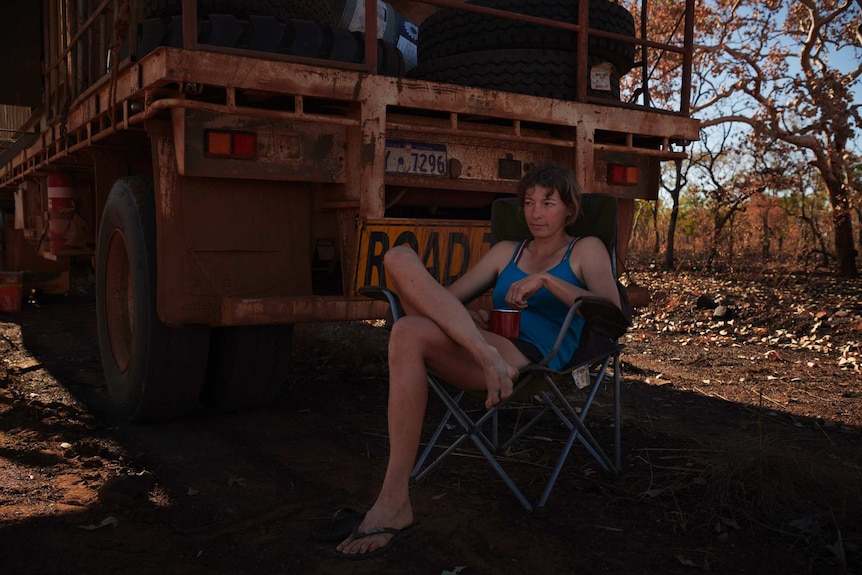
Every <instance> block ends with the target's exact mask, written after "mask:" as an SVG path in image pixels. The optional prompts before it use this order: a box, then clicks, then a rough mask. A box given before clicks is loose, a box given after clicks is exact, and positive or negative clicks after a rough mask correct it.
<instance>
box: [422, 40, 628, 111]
mask: <svg viewBox="0 0 862 575" xmlns="http://www.w3.org/2000/svg"><path fill="white" fill-rule="evenodd" d="M577 57H578V55H577V53H576V52H565V51H562V50H529V49H522V50H485V51H482V52H470V53H467V54H457V55H454V56H447V57H446V58H440V59H439V60H434V61H432V62H426V63H424V64H420V65H419V66H417V67H416V68H413V70H411V71H410V72H409V73H408V75H409V76H410V77H413V78H421V79H424V80H432V81H435V82H444V83H447V84H458V85H461V86H475V87H477V88H485V89H487V90H500V91H503V92H515V93H518V94H527V95H530V96H542V97H545V98H556V99H559V100H575V99H576V97H577V78H578V75H577V70H578V65H577ZM601 62H602V60H601V59H598V58H589V59H588V63H589V64H590V65H591V66H594V65H596V64H599V63H601ZM610 88H611V90H610V91H600V90H593V89H589V88H588V89H587V94H588V95H590V96H595V97H599V98H607V99H617V100H618V99H619V97H620V84H619V76H618V75H616V74H615V73H613V72H611V76H610Z"/></svg>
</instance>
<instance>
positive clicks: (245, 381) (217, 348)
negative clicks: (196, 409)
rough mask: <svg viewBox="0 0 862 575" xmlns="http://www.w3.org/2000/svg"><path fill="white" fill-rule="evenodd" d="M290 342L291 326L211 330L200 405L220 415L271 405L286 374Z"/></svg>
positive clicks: (288, 365)
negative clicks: (207, 363) (220, 413)
mask: <svg viewBox="0 0 862 575" xmlns="http://www.w3.org/2000/svg"><path fill="white" fill-rule="evenodd" d="M292 340H293V326H292V325H262V326H243V327H219V328H215V329H213V330H212V337H211V339H210V353H209V366H208V367H207V381H206V383H205V384H204V390H203V394H202V395H201V402H202V403H203V404H204V405H205V406H206V407H210V408H213V409H215V410H217V411H221V412H226V411H240V410H243V409H254V408H257V407H265V406H267V405H271V404H272V403H273V402H274V401H275V399H276V397H277V396H278V394H279V392H280V391H281V389H282V387H283V384H284V382H285V381H286V380H287V377H288V374H289V372H290V368H291V362H290V346H291V342H292Z"/></svg>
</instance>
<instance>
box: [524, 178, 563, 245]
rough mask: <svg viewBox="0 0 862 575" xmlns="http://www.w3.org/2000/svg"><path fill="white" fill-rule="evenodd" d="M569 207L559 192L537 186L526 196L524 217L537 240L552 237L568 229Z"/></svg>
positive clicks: (529, 189) (527, 192)
mask: <svg viewBox="0 0 862 575" xmlns="http://www.w3.org/2000/svg"><path fill="white" fill-rule="evenodd" d="M568 215H569V207H568V206H567V205H566V204H565V203H564V202H563V200H562V198H560V194H559V193H558V192H557V190H550V189H548V188H547V187H546V186H542V185H540V184H537V185H535V186H533V187H531V188H528V189H527V191H526V193H525V194H524V217H525V219H526V220H527V225H528V226H529V228H530V232H532V234H533V237H535V238H544V237H550V236H553V235H554V234H556V233H558V232H559V231H560V230H562V229H563V228H565V227H566V219H567V218H568Z"/></svg>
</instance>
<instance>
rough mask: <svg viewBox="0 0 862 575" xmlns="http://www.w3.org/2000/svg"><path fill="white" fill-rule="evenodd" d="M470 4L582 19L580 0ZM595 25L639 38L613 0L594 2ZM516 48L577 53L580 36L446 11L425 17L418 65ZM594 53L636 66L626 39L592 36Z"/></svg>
mask: <svg viewBox="0 0 862 575" xmlns="http://www.w3.org/2000/svg"><path fill="white" fill-rule="evenodd" d="M469 3H470V4H475V5H477V6H485V7H489V8H497V9H500V10H508V11H511V12H517V13H521V14H527V15H530V16H537V17H542V18H548V19H551V20H555V21H558V22H569V23H572V24H577V23H578V2H577V0H574V1H573V0H534V1H532V2H524V1H523V0H471V1H470V2H469ZM590 28H593V29H596V30H602V31H605V32H615V33H617V34H623V35H625V36H631V37H634V35H635V24H634V18H633V17H632V15H631V13H630V12H629V11H628V10H626V9H625V8H624V7H623V6H620V5H619V4H614V3H612V2H609V1H608V0H590ZM512 48H527V49H553V50H567V51H574V50H576V49H577V34H575V33H574V32H570V31H567V30H562V29H560V28H550V27H546V26H536V25H535V24H531V23H526V22H518V21H516V20H507V19H505V18H496V17H491V16H484V15H481V14H474V13H470V12H464V11H462V10H455V9H441V10H439V11H438V12H436V13H435V14H432V15H431V16H429V17H428V18H426V19H425V20H424V21H423V22H422V25H421V27H420V32H419V41H418V46H417V50H418V62H419V64H420V65H421V64H423V63H427V62H431V61H435V60H438V59H441V58H446V57H448V56H452V55H455V54H464V53H469V52H477V51H485V50H501V49H512ZM589 54H590V56H592V57H595V58H601V59H603V60H607V61H609V62H611V63H613V64H614V67H615V68H616V69H617V72H618V73H619V74H625V73H627V72H628V71H629V70H631V69H632V66H633V65H634V60H635V46H634V44H629V43H625V42H618V41H614V40H608V39H606V38H598V37H594V36H591V37H590V41H589Z"/></svg>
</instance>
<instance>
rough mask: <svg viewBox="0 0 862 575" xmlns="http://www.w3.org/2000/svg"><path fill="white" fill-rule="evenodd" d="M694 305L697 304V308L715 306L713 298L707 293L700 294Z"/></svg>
mask: <svg viewBox="0 0 862 575" xmlns="http://www.w3.org/2000/svg"><path fill="white" fill-rule="evenodd" d="M694 305H696V306H697V309H715V307H716V303H715V299H713V297H712V296H711V295H707V294H702V295H701V296H700V297H699V298H697V302H696V303H695V304H694Z"/></svg>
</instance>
